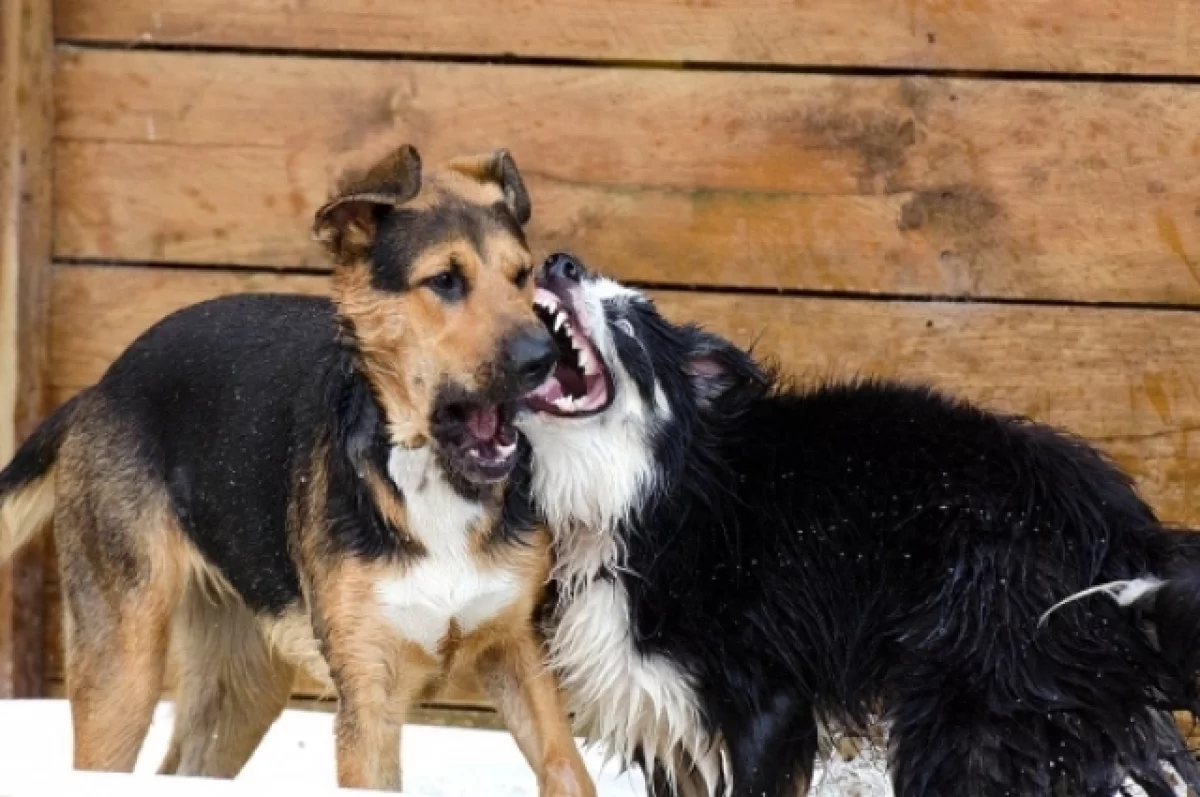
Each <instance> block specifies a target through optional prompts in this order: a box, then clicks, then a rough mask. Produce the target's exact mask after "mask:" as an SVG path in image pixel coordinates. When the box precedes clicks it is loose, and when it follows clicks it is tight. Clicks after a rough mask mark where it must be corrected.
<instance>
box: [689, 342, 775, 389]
mask: <svg viewBox="0 0 1200 797" xmlns="http://www.w3.org/2000/svg"><path fill="white" fill-rule="evenodd" d="M691 338H692V339H691V345H690V348H689V351H688V355H687V361H686V363H685V365H684V369H685V371H686V372H687V375H688V379H690V380H691V383H692V391H693V393H695V395H696V400H697V401H698V402H699V404H700V406H702V407H706V408H707V407H711V406H712V405H713V404H715V403H716V402H717V401H719V400H720V399H721V398H722V397H724V396H725V395H727V394H729V393H730V392H732V391H735V390H738V389H745V388H755V389H756V391H757V390H763V389H766V387H767V386H768V385H769V383H770V378H769V376H768V375H767V373H766V371H764V370H763V368H762V366H760V365H759V364H758V363H757V362H756V361H755V360H754V358H753V357H751V356H750V354H749V353H748V352H746V351H744V350H742V349H741V348H739V347H737V346H735V345H733V344H732V343H730V342H729V341H727V340H725V339H724V338H722V337H719V336H717V335H713V334H710V333H708V332H704V331H702V330H699V329H694V330H692V333H691Z"/></svg>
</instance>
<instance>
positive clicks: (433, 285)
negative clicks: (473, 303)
mask: <svg viewBox="0 0 1200 797" xmlns="http://www.w3.org/2000/svg"><path fill="white" fill-rule="evenodd" d="M425 287H427V288H429V290H431V291H433V292H434V293H436V294H437V295H438V296H440V297H441V298H442V299H444V300H446V301H448V302H457V301H458V300H460V299H462V298H463V297H464V296H466V295H467V280H466V279H465V278H464V277H463V275H462V272H461V271H459V270H458V266H452V267H450V268H448V269H446V270H445V271H443V272H441V273H440V274H434V275H433V276H432V277H430V278H429V279H427V280H425Z"/></svg>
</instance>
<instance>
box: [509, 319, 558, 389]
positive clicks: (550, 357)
mask: <svg viewBox="0 0 1200 797" xmlns="http://www.w3.org/2000/svg"><path fill="white" fill-rule="evenodd" d="M505 359H506V360H507V361H508V369H509V373H510V374H512V377H513V380H514V381H515V382H516V389H517V392H519V393H528V392H529V391H530V390H533V389H534V388H535V387H537V386H538V385H540V384H541V383H542V382H544V381H545V380H546V377H547V376H549V375H550V371H551V370H552V369H553V368H554V365H555V364H556V363H557V362H558V347H557V346H556V345H555V344H554V340H553V339H552V338H551V337H550V333H549V332H547V331H546V328H545V327H542V326H538V327H531V328H529V329H526V330H522V331H520V332H518V333H517V334H516V335H514V336H513V337H512V338H511V339H510V340H509V342H508V346H507V347H506V351H505Z"/></svg>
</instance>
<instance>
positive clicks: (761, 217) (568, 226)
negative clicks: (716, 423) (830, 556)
mask: <svg viewBox="0 0 1200 797" xmlns="http://www.w3.org/2000/svg"><path fill="white" fill-rule="evenodd" d="M55 12H56V24H57V36H58V48H57V55H58V62H57V66H58V71H57V75H56V84H55V102H56V108H57V127H56V138H55V151H54V155H55V158H56V164H57V165H56V178H55V183H54V202H55V212H56V223H55V229H54V253H55V257H56V259H57V260H56V266H55V269H54V277H53V283H52V290H53V299H52V303H51V333H50V338H49V346H50V364H49V368H48V371H47V375H46V377H47V380H48V384H49V386H50V389H51V391H52V394H53V398H54V400H55V401H59V400H62V399H65V398H66V397H68V396H69V395H71V394H72V393H73V392H74V391H76V390H78V389H79V388H80V387H82V386H85V385H87V384H89V383H90V382H92V381H93V380H95V379H96V378H97V377H98V376H99V375H100V373H101V372H102V370H103V368H104V367H105V365H106V364H107V363H108V362H109V361H110V360H111V359H112V358H113V357H114V356H115V355H116V354H117V353H118V352H119V351H120V350H121V348H122V347H123V346H124V345H126V344H127V343H128V342H129V341H130V340H131V339H132V337H133V336H134V335H135V334H137V333H138V332H139V331H140V330H142V329H144V328H145V327H146V326H147V325H148V324H150V323H152V322H153V321H154V320H156V319H157V318H159V317H160V316H162V315H163V314H164V313H166V312H168V311H169V310H172V309H174V308H176V307H179V306H182V305H184V304H187V303H190V302H194V301H197V300H200V299H203V298H207V297H210V296H214V295H218V294H222V293H228V292H233V291H258V290H297V291H303V292H320V291H323V290H324V289H325V278H324V276H323V272H324V271H325V269H326V264H325V262H324V261H323V260H322V258H321V257H320V254H319V253H318V252H317V250H316V249H315V248H314V247H313V246H312V245H311V244H310V243H309V241H308V227H309V220H310V218H311V214H312V212H313V210H314V209H315V208H316V207H317V206H318V205H319V203H320V202H321V201H322V200H323V199H324V198H325V196H326V194H327V192H328V190H329V188H330V186H331V185H332V182H333V179H334V177H335V176H336V174H337V171H338V170H339V168H340V165H341V164H343V163H345V162H346V160H347V159H351V158H353V156H354V155H355V154H356V153H359V152H361V151H362V150H364V149H367V148H375V147H377V146H379V145H380V144H381V143H383V142H386V141H393V142H398V141H403V140H407V141H411V142H412V143H415V144H417V145H418V146H419V147H421V149H422V151H423V153H425V154H426V155H427V158H428V159H430V160H436V159H438V158H440V157H445V156H449V155H452V154H457V153H461V152H464V151H472V150H487V149H491V148H494V147H497V146H506V147H508V148H510V149H511V150H512V151H513V152H514V154H515V156H516V158H517V161H518V163H519V164H520V166H521V168H522V171H523V172H524V174H525V175H526V177H527V180H528V183H529V185H530V188H531V191H532V194H533V198H534V222H533V232H532V242H533V244H534V246H535V248H536V249H537V251H538V252H539V253H545V252H548V251H550V250H552V249H557V248H569V249H572V250H574V251H576V252H578V253H580V254H581V255H583V256H584V257H585V258H586V259H587V260H588V261H589V262H590V263H592V264H593V265H597V266H600V267H602V268H603V269H605V270H607V271H608V272H609V273H611V274H612V275H614V276H616V277H619V278H622V279H626V280H631V281H634V282H636V283H638V284H640V285H643V286H645V287H648V288H651V289H653V291H654V294H655V296H656V297H658V299H659V300H660V301H661V303H662V304H663V305H664V306H665V307H666V308H667V309H668V310H669V311H670V312H671V313H672V314H674V315H676V316H678V317H687V318H697V319H700V320H702V321H704V322H706V323H708V324H710V325H711V326H712V327H713V328H715V329H718V330H720V331H722V332H724V333H727V334H729V335H732V336H733V337H734V338H735V339H737V340H738V341H741V342H750V341H752V340H761V343H760V346H761V349H762V350H763V351H765V352H767V353H770V354H772V355H774V356H776V357H778V359H779V360H780V361H781V362H782V364H783V365H784V366H785V368H786V369H787V370H789V371H791V372H792V373H794V374H796V375H797V376H800V377H801V378H813V377H821V376H826V375H830V374H851V373H878V374H896V375H901V376H905V377H909V378H913V379H930V380H933V381H934V382H936V383H937V384H939V385H943V386H945V387H948V388H953V389H956V390H958V391H960V392H962V393H963V394H965V395H967V396H969V397H971V398H974V399H976V400H978V401H981V402H983V403H985V404H987V405H989V406H993V407H998V408H1003V409H1007V410H1014V411H1018V412H1022V413H1026V414H1029V415H1032V416H1034V417H1036V418H1039V419H1042V420H1045V421H1050V422H1053V423H1057V424H1063V425H1066V426H1068V427H1070V428H1071V429H1073V430H1075V431H1077V432H1078V433H1080V434H1083V435H1085V436H1087V437H1088V438H1090V439H1092V440H1094V441H1096V442H1097V443H1098V444H1100V445H1101V446H1103V447H1104V448H1106V449H1107V450H1109V451H1110V452H1112V454H1113V455H1114V456H1116V457H1117V458H1118V459H1119V460H1120V462H1121V463H1122V464H1123V465H1125V466H1126V467H1127V468H1129V469H1130V471H1131V472H1132V473H1133V474H1134V475H1135V476H1136V477H1137V480H1138V483H1139V485H1140V486H1141V488H1142V489H1143V490H1144V491H1145V494H1146V495H1147V496H1148V497H1149V498H1150V499H1152V500H1153V502H1154V503H1155V505H1156V506H1157V507H1158V508H1159V509H1160V510H1161V512H1162V513H1163V515H1164V516H1166V517H1167V518H1169V519H1171V520H1174V521H1179V522H1184V523H1192V524H1196V525H1197V526H1200V313H1198V312H1197V310H1198V309H1200V170H1197V168H1196V163H1197V157H1198V156H1200V125H1198V124H1197V121H1198V120H1200V86H1198V85H1196V81H1198V80H1200V6H1196V4H1193V3H1186V2H1178V1H1177V0H1060V2H1046V0H1005V1H1004V2H1000V0H972V2H962V3H957V2H956V3H947V2H944V1H943V0H826V2H810V3H794V2H785V0H740V2H734V1H733V0H707V1H706V2H702V3H698V2H693V1H692V0H617V1H615V2H603V1H602V0H564V1H563V2H558V1H555V2H550V0H523V2H519V3H505V2H500V0H450V1H449V2H447V1H446V0H419V1H414V2H404V3H379V2H375V0H307V2H304V3H294V2H286V1H285V0H239V1H238V2H231V0H126V2H123V3H119V4H114V3H111V2H104V0H57V4H56V8H55ZM46 589H47V600H48V601H49V602H51V603H55V602H56V599H57V598H56V590H55V584H54V583H53V579H50V580H49V581H48V582H47V585H46ZM56 633H57V628H56V627H55V628H53V629H52V630H51V632H50V637H51V638H50V639H48V640H47V645H48V646H49V647H50V650H51V652H52V654H55V655H53V656H52V660H53V662H54V664H55V666H56V667H58V662H59V659H58V657H57V655H56V651H57V640H56V639H55V638H54V635H55V634H56ZM58 673H59V670H58V669H55V671H54V674H55V675H56V676H57V675H58Z"/></svg>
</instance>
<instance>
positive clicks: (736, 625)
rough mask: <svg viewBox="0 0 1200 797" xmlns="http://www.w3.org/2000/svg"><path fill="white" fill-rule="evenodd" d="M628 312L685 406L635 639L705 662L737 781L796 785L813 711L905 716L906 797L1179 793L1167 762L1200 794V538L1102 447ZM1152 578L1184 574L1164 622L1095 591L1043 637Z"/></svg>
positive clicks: (897, 761) (626, 571)
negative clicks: (778, 371)
mask: <svg viewBox="0 0 1200 797" xmlns="http://www.w3.org/2000/svg"><path fill="white" fill-rule="evenodd" d="M606 312H607V314H608V320H609V329H610V331H611V334H612V335H613V337H614V343H615V344H616V348H617V351H618V352H619V355H620V357H621V359H622V364H623V366H624V368H625V369H626V370H627V371H628V372H629V373H630V375H631V376H632V377H633V380H634V382H636V383H637V386H638V390H639V392H641V391H645V392H646V395H647V396H648V395H649V391H650V390H652V389H653V384H654V382H655V381H657V384H658V385H659V386H660V387H661V388H662V390H663V391H664V392H665V394H666V397H667V399H668V403H669V405H670V407H671V416H670V418H669V420H666V421H661V422H660V423H659V424H658V425H657V426H656V428H655V431H654V432H653V447H654V459H655V461H656V465H657V469H658V474H659V480H658V481H657V482H656V484H655V487H654V489H653V490H652V492H651V493H650V495H649V496H648V497H647V500H646V501H645V503H644V505H642V506H641V507H640V508H638V510H637V511H636V513H635V517H634V519H633V520H632V521H631V522H628V523H625V524H624V525H623V526H622V528H621V532H620V533H621V534H622V535H623V536H624V538H625V540H624V541H625V543H626V546H627V551H628V560H627V562H626V564H627V567H625V568H623V569H621V570H620V571H619V572H618V574H617V577H618V578H620V579H621V581H622V582H623V584H624V587H625V589H626V591H627V592H628V595H629V598H630V612H631V616H630V623H631V625H632V634H633V639H634V643H635V646H636V648H637V649H638V650H639V651H640V652H641V653H643V654H657V655H659V656H663V657H666V658H667V659H668V660H670V661H672V662H674V663H675V664H676V665H677V666H678V667H679V668H680V669H681V670H682V671H683V672H685V673H688V674H690V675H691V676H692V677H693V678H694V682H695V684H696V685H697V688H698V691H699V694H700V698H701V702H702V710H703V714H704V718H705V722H706V723H707V725H708V726H709V730H710V731H711V732H712V733H714V734H720V735H721V736H722V737H723V738H724V739H725V740H726V741H727V743H728V745H729V755H730V765H731V772H732V781H733V786H734V793H735V794H737V795H746V796H747V797H748V796H749V795H784V794H791V793H793V791H792V790H794V786H793V785H792V784H793V782H794V781H795V780H796V779H797V778H807V777H808V775H809V774H810V773H811V771H812V766H813V755H814V753H815V752H816V745H817V732H816V725H815V721H814V714H815V715H817V716H819V717H822V718H824V719H825V720H829V721H832V722H834V723H840V724H843V725H846V726H849V727H851V728H861V727H863V726H865V725H866V724H868V723H869V722H871V721H872V720H873V718H874V717H875V716H877V711H878V710H879V709H880V708H882V709H883V716H884V718H886V719H887V720H888V721H890V724H891V742H890V745H891V748H890V761H891V769H892V774H893V778H894V783H895V789H896V794H897V795H898V797H942V796H943V795H963V796H964V797H967V796H969V797H1001V795H1003V796H1005V797H1009V796H1012V795H1020V796H1021V797H1028V796H1029V795H1047V796H1048V795H1051V794H1053V795H1060V794H1065V795H1073V796H1075V795H1079V796H1082V797H1110V796H1111V795H1113V794H1116V793H1117V792H1118V789H1119V788H1120V786H1121V783H1122V782H1123V780H1124V779H1125V777H1126V776H1128V777H1131V778H1132V779H1133V780H1134V781H1136V782H1137V783H1138V784H1140V785H1141V786H1142V787H1143V788H1144V789H1145V790H1146V791H1147V792H1148V793H1149V794H1150V795H1152V797H1165V796H1166V795H1169V794H1171V793H1172V792H1171V791H1170V786H1169V783H1168V781H1167V780H1166V778H1165V777H1164V775H1163V772H1162V770H1161V767H1160V761H1168V762H1170V763H1172V764H1173V765H1174V766H1175V767H1176V768H1177V769H1178V771H1179V772H1180V773H1181V774H1182V775H1183V777H1184V778H1185V779H1186V780H1187V782H1188V783H1189V784H1190V785H1191V786H1192V787H1193V788H1195V787H1198V786H1200V770H1198V769H1197V767H1196V765H1195V763H1194V762H1193V760H1192V758H1191V757H1190V755H1189V754H1188V753H1187V751H1186V749H1185V745H1184V742H1183V740H1182V738H1181V737H1180V735H1179V733H1178V731H1177V730H1176V728H1175V726H1174V724H1173V722H1172V720H1171V717H1170V715H1169V714H1168V713H1166V712H1168V711H1170V710H1187V711H1195V710H1196V709H1197V708H1198V706H1200V701H1198V695H1197V690H1196V676H1197V674H1198V671H1200V555H1198V554H1200V544H1198V543H1197V542H1196V541H1194V540H1193V539H1192V538H1190V537H1188V536H1186V535H1184V534H1182V533H1175V532H1172V531H1170V530H1168V529H1165V528H1164V527H1163V525H1162V524H1161V523H1160V522H1159V521H1158V519H1157V518H1156V517H1155V515H1154V513H1153V511H1152V510H1151V509H1150V508H1149V507H1148V506H1147V505H1146V504H1145V503H1144V502H1143V501H1142V500H1140V499H1139V498H1138V496H1137V495H1136V494H1135V492H1134V490H1133V488H1132V486H1131V484H1130V481H1129V479H1128V478H1127V477H1126V476H1125V475H1124V474H1122V473H1121V472H1120V471H1119V470H1118V469H1117V468H1116V467H1115V466H1114V465H1112V464H1111V463H1110V462H1109V461H1108V460H1107V459H1106V458H1105V457H1103V456H1102V455H1101V454H1100V453H1098V452H1097V451H1095V450H1094V449H1092V448H1090V447H1089V446H1088V445H1086V444H1085V443H1083V442H1082V441H1080V440H1078V439H1075V438H1073V437H1070V436H1067V435H1064V434H1061V433H1058V432H1056V431H1054V430H1052V429H1049V428H1047V427H1045V426H1041V425H1038V424H1035V423H1031V422H1029V421H1026V420H1023V419H1020V418H1016V417H1010V416H1004V415H999V414H994V413H989V412H985V411H983V410H980V409H978V408H975V407H973V406H971V405H969V404H967V403H965V402H962V401H957V400H954V399H951V398H948V397H946V396H945V395H943V394H940V393H938V392H935V391H933V390H931V389H928V388H925V387H918V386H906V385H902V384H894V383H888V382H882V381H873V380H864V381H857V382H850V383H840V384H827V385H823V386H820V387H817V388H814V389H807V390H802V389H793V388H790V387H789V386H787V385H786V384H784V383H782V382H780V381H779V380H778V379H776V378H774V377H773V376H772V375H770V374H767V373H764V372H763V370H761V369H760V367H759V366H758V365H757V364H756V363H755V362H754V361H753V360H752V359H751V358H750V357H749V355H747V354H745V353H744V352H742V351H740V350H739V349H737V348H735V347H733V346H732V345H731V344H728V343H726V342H725V341H722V340H721V339H719V338H716V337H714V336H711V335H708V334H705V333H704V332H702V331H700V330H699V329H697V328H694V327H690V326H682V327H680V326H674V325H672V324H670V323H668V322H667V321H665V320H664V319H663V318H662V317H661V316H659V315H658V314H657V312H655V311H654V310H653V308H652V306H651V305H650V304H649V303H648V302H643V301H634V302H632V303H630V302H625V301H619V302H611V303H608V304H607V305H606ZM618 322H626V323H627V324H629V325H632V328H633V332H634V336H633V337H630V336H629V335H628V334H627V332H625V331H623V330H622V328H621V327H622V324H621V323H618ZM596 465H597V467H601V466H602V465H603V463H596ZM1145 575H1158V576H1161V577H1164V578H1171V579H1173V580H1172V581H1171V582H1169V583H1168V585H1167V587H1165V588H1164V589H1163V590H1162V591H1160V592H1159V594H1158V596H1157V600H1156V601H1155V605H1154V606H1153V607H1151V608H1150V609H1149V610H1148V611H1147V612H1146V613H1145V614H1141V613H1140V612H1133V613H1131V612H1127V611H1124V610H1122V609H1120V608H1119V607H1118V606H1117V605H1116V603H1115V602H1113V601H1111V600H1110V599H1109V598H1108V597H1105V596H1103V595H1096V596H1092V597H1088V598H1086V599H1083V600H1081V601H1079V602H1076V603H1071V604H1068V605H1066V606H1064V607H1063V608H1061V609H1060V610H1058V611H1057V612H1055V613H1054V614H1053V615H1051V616H1050V618H1049V619H1048V621H1047V623H1046V624H1045V625H1044V626H1043V627H1039V618H1040V617H1041V615H1042V614H1043V613H1044V612H1045V611H1046V610H1047V609H1049V608H1050V607H1051V606H1052V605H1053V604H1055V603H1056V602H1057V601H1059V600H1061V599H1063V598H1064V597H1066V596H1068V595H1070V594H1072V593H1074V592H1077V591H1079V590H1083V589H1085V588H1088V587H1090V586H1093V585H1095V584H1098V583H1102V582H1108V581H1114V580H1119V579H1130V578H1136V577H1140V576H1145ZM1151 626H1153V628H1152V627H1151ZM1155 634H1156V635H1157V638H1158V642H1157V643H1156V642H1155V641H1154V636H1155ZM660 775H661V773H660ZM659 782H660V784H661V783H663V782H665V781H663V780H661V778H660V779H659Z"/></svg>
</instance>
